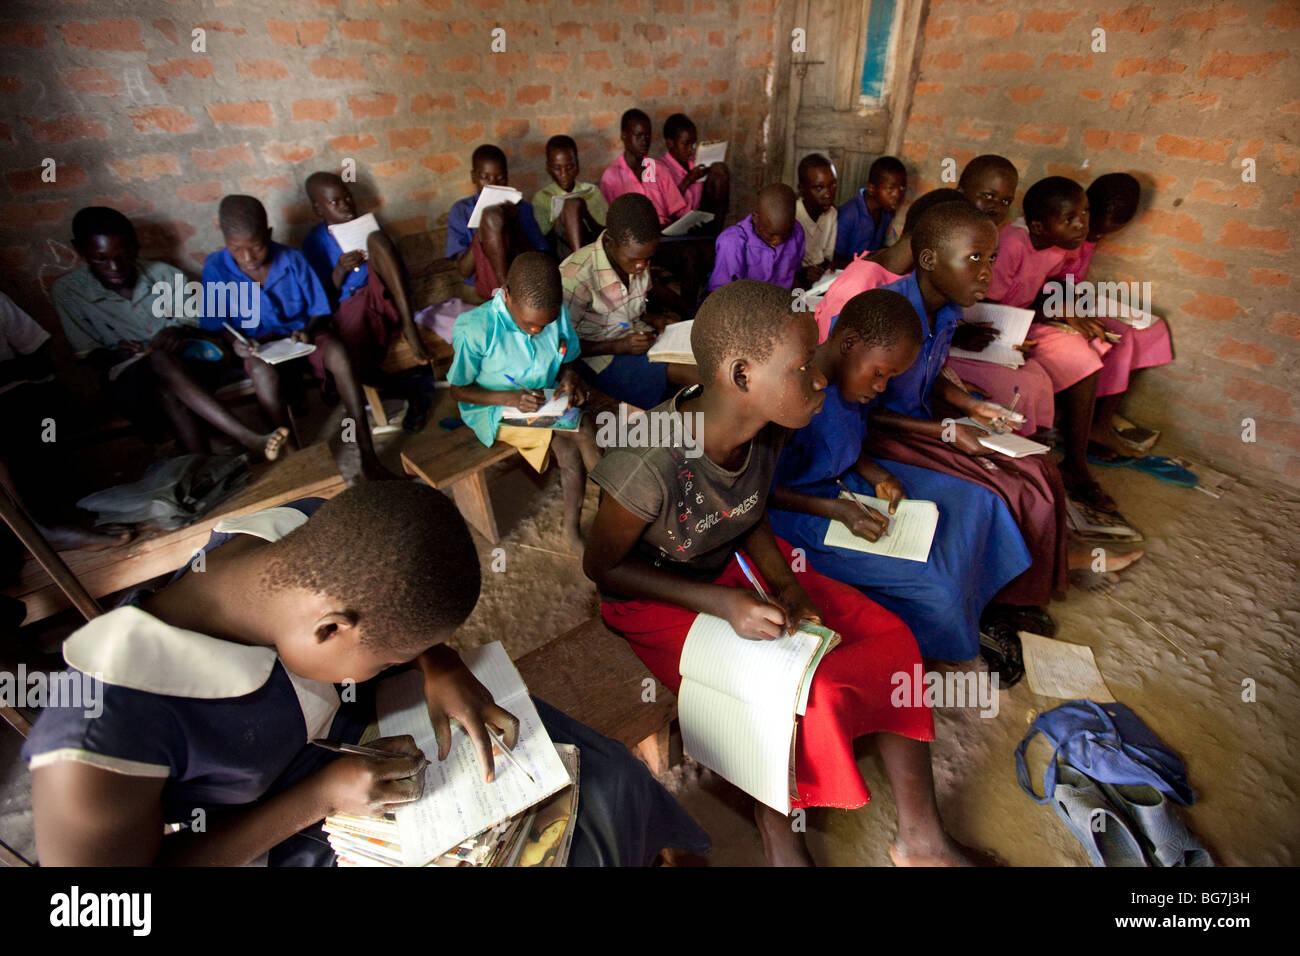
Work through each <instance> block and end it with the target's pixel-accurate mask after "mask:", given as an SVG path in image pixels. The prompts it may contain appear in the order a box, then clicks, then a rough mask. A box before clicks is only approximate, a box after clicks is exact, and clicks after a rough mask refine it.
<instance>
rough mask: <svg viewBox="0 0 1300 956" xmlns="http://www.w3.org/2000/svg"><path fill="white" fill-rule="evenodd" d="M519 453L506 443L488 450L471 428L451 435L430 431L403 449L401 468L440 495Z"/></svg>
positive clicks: (497, 444)
mask: <svg viewBox="0 0 1300 956" xmlns="http://www.w3.org/2000/svg"><path fill="white" fill-rule="evenodd" d="M518 451H519V449H517V448H515V446H514V445H507V444H506V443H505V442H503V441H499V442H497V443H496V444H494V445H493V446H492V447H491V448H488V447H487V446H485V445H484V444H483V443H482V442H481V441H479V440H478V436H476V435H475V434H474V432H473V431H472V430H471V429H470V428H469V426H468V425H465V426H462V427H460V428H456V429H453V430H452V431H450V432H444V431H441V430H440V429H433V428H429V429H425V430H424V431H422V432H420V433H419V434H418V435H414V436H412V438H411V439H410V441H408V442H407V443H406V445H405V446H403V448H402V467H403V468H405V469H406V473H407V474H408V475H416V476H417V477H419V478H420V479H421V480H422V481H424V482H426V483H427V484H429V485H431V486H432V487H434V488H437V489H438V490H440V491H441V490H444V489H446V488H449V487H451V486H452V485H454V484H456V483H457V482H459V481H462V480H463V479H465V478H468V477H469V476H470V475H473V474H474V473H476V472H479V471H482V470H483V469H484V468H487V467H488V466H489V465H494V464H496V463H497V462H499V461H504V460H505V459H507V458H510V457H511V456H512V455H515V454H518Z"/></svg>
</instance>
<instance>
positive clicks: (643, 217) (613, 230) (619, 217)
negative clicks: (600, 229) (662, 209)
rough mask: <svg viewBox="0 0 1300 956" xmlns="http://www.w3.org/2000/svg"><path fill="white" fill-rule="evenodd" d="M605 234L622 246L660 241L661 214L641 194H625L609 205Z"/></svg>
mask: <svg viewBox="0 0 1300 956" xmlns="http://www.w3.org/2000/svg"><path fill="white" fill-rule="evenodd" d="M605 232H606V233H607V234H608V235H609V238H610V239H612V240H613V241H614V242H615V243H616V244H617V245H620V246H621V245H626V244H628V243H643V242H651V241H652V240H658V238H659V234H660V233H659V213H657V212H655V207H654V203H652V202H651V201H650V200H649V199H647V198H646V197H645V196H642V195H641V194H640V193H624V194H623V195H621V196H619V197H618V198H617V199H615V200H614V201H613V202H612V203H610V204H609V212H608V213H607V214H606V215H605Z"/></svg>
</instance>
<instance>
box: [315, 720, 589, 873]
mask: <svg viewBox="0 0 1300 956" xmlns="http://www.w3.org/2000/svg"><path fill="white" fill-rule="evenodd" d="M555 749H556V751H557V752H558V753H559V755H560V759H561V760H562V761H563V762H564V769H565V770H566V771H568V773H569V777H570V779H571V780H573V783H572V784H571V785H569V786H567V787H565V788H564V789H562V790H560V791H559V792H558V793H556V794H555V795H554V796H552V797H548V798H547V799H546V800H543V801H542V802H541V803H539V804H537V805H536V806H535V807H530V808H529V809H528V810H525V811H524V812H522V813H518V814H516V815H515V816H513V817H511V818H510V819H509V820H508V821H506V822H505V823H502V824H498V825H496V826H493V827H489V828H488V829H486V830H484V831H482V832H481V833H476V834H474V836H472V837H470V838H468V839H466V840H462V841H461V842H460V843H458V844H457V845H456V846H454V847H452V848H451V849H450V850H448V851H447V852H446V853H443V854H441V855H440V856H438V857H437V858H436V859H434V860H432V861H431V862H429V863H427V864H425V865H426V866H438V867H461V866H471V867H482V866H520V867H553V866H565V865H566V864H567V863H568V859H569V849H570V847H572V845H573V834H574V829H575V827H574V823H575V821H576V820H577V815H578V779H579V762H580V761H579V751H578V748H577V747H575V746H573V745H572V744H556V745H555ZM323 829H324V831H325V833H326V835H327V836H328V838H329V842H330V846H331V847H333V849H334V852H335V854H337V856H338V865H339V866H402V865H403V864H402V851H401V836H400V835H399V833H398V829H397V819H396V817H395V816H394V815H393V814H392V813H386V814H384V815H383V816H382V817H361V816H355V815H352V814H346V813H341V814H336V815H334V816H331V817H326V819H325V825H324V827H323Z"/></svg>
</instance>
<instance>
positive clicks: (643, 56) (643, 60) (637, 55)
mask: <svg viewBox="0 0 1300 956" xmlns="http://www.w3.org/2000/svg"><path fill="white" fill-rule="evenodd" d="M623 65H624V66H626V67H628V68H630V69H633V70H644V69H646V68H647V67H649V66H650V54H649V53H643V52H642V51H640V50H624V51H623Z"/></svg>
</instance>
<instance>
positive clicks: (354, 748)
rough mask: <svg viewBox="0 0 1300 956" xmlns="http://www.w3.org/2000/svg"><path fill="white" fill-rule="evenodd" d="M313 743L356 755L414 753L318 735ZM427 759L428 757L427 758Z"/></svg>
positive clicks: (403, 755) (390, 755)
mask: <svg viewBox="0 0 1300 956" xmlns="http://www.w3.org/2000/svg"><path fill="white" fill-rule="evenodd" d="M312 745H313V746H316V747H320V748H321V749H322V750H329V751H333V752H334V753H336V754H352V755H353V756H356V757H390V758H391V757H410V756H413V755H412V754H401V753H394V752H393V751H391V750H380V749H379V748H378V747H363V746H361V745H360V744H344V743H339V742H338V741H336V740H326V739H325V738H324V737H317V738H316V739H315V740H313V741H312ZM426 760H427V758H426Z"/></svg>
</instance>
